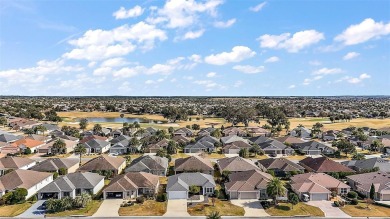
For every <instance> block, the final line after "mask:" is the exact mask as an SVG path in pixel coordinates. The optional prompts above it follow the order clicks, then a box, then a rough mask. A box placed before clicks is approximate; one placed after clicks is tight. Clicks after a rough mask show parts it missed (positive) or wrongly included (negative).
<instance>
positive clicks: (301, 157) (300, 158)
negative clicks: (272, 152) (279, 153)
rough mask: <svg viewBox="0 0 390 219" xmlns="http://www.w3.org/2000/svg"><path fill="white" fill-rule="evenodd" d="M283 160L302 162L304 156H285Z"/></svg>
mask: <svg viewBox="0 0 390 219" xmlns="http://www.w3.org/2000/svg"><path fill="white" fill-rule="evenodd" d="M284 158H287V159H293V160H303V159H305V158H306V156H305V155H294V156H287V157H284Z"/></svg>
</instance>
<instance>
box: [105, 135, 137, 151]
mask: <svg viewBox="0 0 390 219" xmlns="http://www.w3.org/2000/svg"><path fill="white" fill-rule="evenodd" d="M131 139H132V137H129V136H127V135H120V136H118V137H116V138H114V139H112V140H110V143H111V147H110V153H112V154H126V153H136V152H138V151H139V150H141V144H138V145H131V144H130V141H131Z"/></svg>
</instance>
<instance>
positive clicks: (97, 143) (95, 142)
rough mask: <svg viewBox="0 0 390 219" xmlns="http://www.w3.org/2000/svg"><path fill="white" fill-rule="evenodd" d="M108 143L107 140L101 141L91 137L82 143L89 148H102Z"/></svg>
mask: <svg viewBox="0 0 390 219" xmlns="http://www.w3.org/2000/svg"><path fill="white" fill-rule="evenodd" d="M109 144H110V143H109V142H107V141H103V140H100V139H96V138H94V139H91V140H89V141H87V142H85V143H84V145H85V146H86V147H89V148H104V147H106V146H107V145H109Z"/></svg>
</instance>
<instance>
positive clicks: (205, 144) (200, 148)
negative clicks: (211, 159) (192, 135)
mask: <svg viewBox="0 0 390 219" xmlns="http://www.w3.org/2000/svg"><path fill="white" fill-rule="evenodd" d="M216 142H219V141H218V139H216V138H214V137H212V136H204V137H202V138H201V139H199V140H198V141H197V142H195V143H192V144H188V145H186V146H185V147H184V153H199V152H213V151H215V143H216Z"/></svg>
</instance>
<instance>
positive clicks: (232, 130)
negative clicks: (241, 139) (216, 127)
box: [222, 127, 246, 136]
mask: <svg viewBox="0 0 390 219" xmlns="http://www.w3.org/2000/svg"><path fill="white" fill-rule="evenodd" d="M222 134H223V136H232V135H236V136H246V132H245V131H243V130H241V129H239V128H237V127H228V128H225V129H224V130H222Z"/></svg>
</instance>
